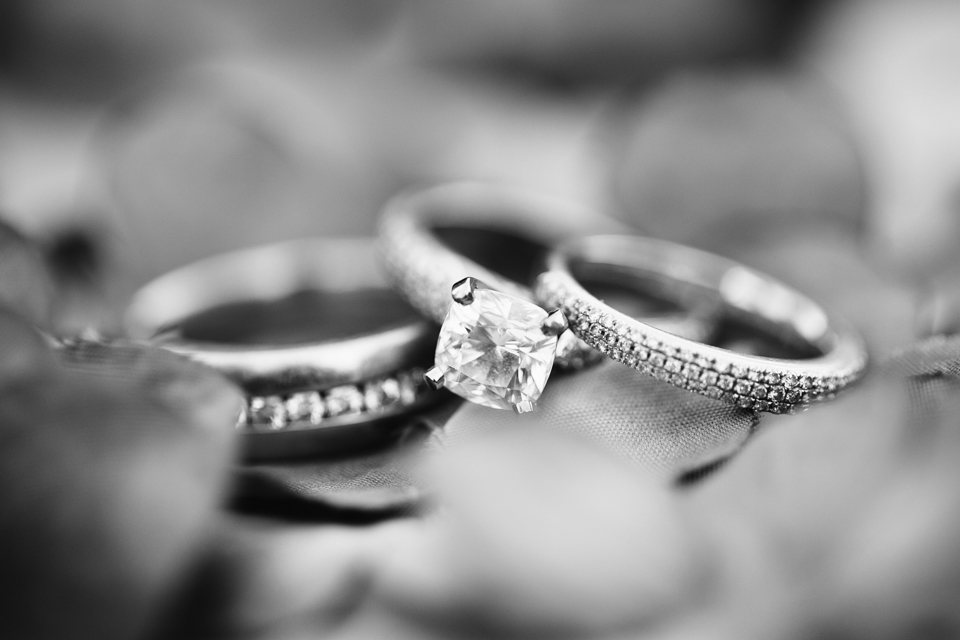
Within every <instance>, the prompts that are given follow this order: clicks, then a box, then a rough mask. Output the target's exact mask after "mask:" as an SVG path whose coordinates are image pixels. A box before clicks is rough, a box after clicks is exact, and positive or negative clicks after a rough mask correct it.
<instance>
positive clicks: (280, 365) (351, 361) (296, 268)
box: [124, 238, 436, 395]
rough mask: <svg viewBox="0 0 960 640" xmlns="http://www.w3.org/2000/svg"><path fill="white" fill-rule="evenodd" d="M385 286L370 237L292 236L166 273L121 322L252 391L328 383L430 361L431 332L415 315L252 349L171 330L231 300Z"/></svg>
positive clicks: (264, 299)
mask: <svg viewBox="0 0 960 640" xmlns="http://www.w3.org/2000/svg"><path fill="white" fill-rule="evenodd" d="M385 287H386V283H385V281H384V279H383V277H382V275H381V274H380V273H379V270H378V268H377V261H376V258H375V248H374V244H373V242H372V240H370V239H365V238H339V239H326V238H311V239H302V240H294V241H289V242H282V243H277V244H272V245H266V246H262V247H255V248H251V249H243V250H239V251H234V252H230V253H225V254H222V255H218V256H214V257H211V258H207V259H204V260H201V261H198V262H195V263H193V264H190V265H187V266H185V267H181V268H179V269H176V270H174V271H171V272H170V273H167V274H166V275H163V276H161V277H159V278H157V279H156V280H154V281H152V282H150V283H149V284H147V285H146V286H144V287H143V288H142V289H140V291H138V292H137V293H136V295H135V296H134V298H133V300H132V302H131V304H130V306H129V307H128V309H127V312H126V314H125V318H124V324H125V327H126V329H127V331H128V332H129V334H130V335H131V336H132V337H134V338H141V339H150V340H153V341H154V342H155V343H156V344H157V345H158V346H162V347H163V348H165V349H168V350H171V351H174V352H176V353H180V354H182V355H184V356H187V357H189V358H191V359H194V360H197V361H199V362H203V363H205V364H208V365H210V366H213V367H215V368H217V369H219V370H220V371H222V372H223V373H224V374H226V375H227V376H229V377H231V378H232V379H234V380H235V381H237V382H238V383H239V384H240V385H241V386H243V387H244V388H245V389H246V390H247V391H248V392H249V393H252V394H261V395H266V394H271V393H283V392H288V391H295V390H300V389H326V388H330V387H335V386H338V385H344V384H354V383H358V382H362V381H364V380H368V379H370V378H373V377H376V376H382V375H386V374H389V373H392V372H395V371H398V370H403V369H406V368H410V367H411V366H413V365H414V364H422V363H425V362H429V360H430V357H431V355H432V351H433V347H434V344H435V341H436V330H435V328H434V327H433V326H432V325H431V324H430V323H428V322H426V321H422V320H413V321H411V322H409V323H406V324H404V325H401V326H396V327H391V328H387V329H384V330H383V331H379V332H375V333H370V334H366V335H359V336H353V337H348V338H344V339H337V340H330V341H323V342H316V343H310V344H298V345H284V346H257V345H229V344H219V343H207V342H191V341H186V340H183V339H181V338H179V337H178V336H177V334H176V331H175V329H176V326H177V325H178V324H179V323H181V322H183V321H184V320H186V319H187V318H189V317H191V316H194V315H196V314H199V313H201V312H204V311H207V310H209V309H212V308H214V307H218V306H221V305H225V304H229V303H236V302H251V301H259V302H270V301H277V300H281V299H283V298H285V297H287V296H289V295H291V294H294V293H297V292H300V291H307V290H317V291H330V292H349V291H355V290H358V289H364V288H367V289H369V288H385ZM375 312H376V311H375V310H372V311H371V313H375Z"/></svg>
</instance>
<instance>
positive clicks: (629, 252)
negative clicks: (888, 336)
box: [536, 235, 867, 413]
mask: <svg viewBox="0 0 960 640" xmlns="http://www.w3.org/2000/svg"><path fill="white" fill-rule="evenodd" d="M574 265H576V266H577V267H578V268H580V269H590V270H591V271H594V272H596V273H599V274H601V275H602V274H603V273H604V272H606V273H607V274H608V276H609V277H617V278H620V279H626V280H628V281H630V280H632V281H633V282H634V284H636V285H637V286H638V287H643V286H649V282H650V281H651V280H655V281H658V282H659V283H661V284H662V291H664V292H671V291H672V292H673V293H674V294H675V296H676V297H677V298H678V299H686V300H690V299H698V298H699V299H703V298H704V297H708V298H713V299H714V301H715V302H717V303H719V304H721V305H722V307H723V308H726V309H727V310H730V311H732V312H734V313H736V314H737V315H740V316H741V317H744V318H745V319H747V320H752V321H754V322H755V323H757V324H762V325H764V326H765V327H769V328H773V329H775V330H779V331H780V332H782V333H783V334H790V335H792V336H793V337H795V338H798V339H799V340H801V341H803V342H805V343H806V344H807V345H809V346H811V347H813V348H815V349H816V350H817V351H819V352H820V353H821V355H820V356H818V357H814V358H809V359H803V360H787V359H780V358H766V357H760V356H751V355H745V354H740V353H736V352H733V351H729V350H727V349H722V348H720V347H714V346H711V345H707V344H703V343H700V342H696V341H693V340H688V339H685V338H681V337H678V336H676V335H673V334H670V333H667V332H665V331H661V330H659V329H656V328H655V327H652V326H650V325H649V324H646V323H644V322H641V321H639V320H636V319H634V318H631V317H629V316H627V315H625V314H623V313H620V312H618V311H616V310H615V309H613V308H611V307H609V306H608V305H606V304H604V303H603V302H602V301H600V300H598V299H597V298H596V297H595V296H593V295H591V294H590V293H589V292H587V291H586V289H585V288H584V287H583V286H582V285H581V284H580V283H579V282H578V281H577V280H576V278H575V277H574V275H573V270H572V267H573V266H574ZM536 294H537V297H538V299H539V300H540V301H541V302H542V303H543V304H545V305H548V306H557V307H559V308H560V309H561V310H563V312H564V313H565V314H566V316H567V319H568V321H569V324H570V328H571V329H572V330H573V331H574V332H575V333H576V334H577V335H578V336H579V337H580V338H581V339H583V340H584V341H586V342H587V343H588V344H590V345H591V346H593V347H595V348H596V349H598V350H600V351H601V352H603V353H605V354H606V355H608V356H609V357H611V358H613V359H614V360H617V361H619V362H623V363H624V364H627V365H629V366H632V367H635V368H637V369H639V370H641V371H644V372H646V373H649V374H651V375H654V376H656V377H658V378H660V379H662V380H666V381H669V382H671V383H672V384H674V385H676V386H679V387H681V388H684V389H688V390H690V391H695V392H697V393H701V394H703V395H707V396H710V397H714V398H717V399H720V400H724V401H726V402H730V403H733V404H737V405H739V406H741V407H744V408H752V409H755V410H759V411H771V412H775V413H786V412H790V411H793V410H795V409H797V408H800V407H803V406H805V405H806V404H808V403H809V402H812V401H816V400H821V399H824V398H828V397H832V395H833V394H835V393H836V392H837V391H839V390H841V389H842V388H843V387H845V386H846V385H848V384H850V383H851V382H853V381H854V380H856V379H857V378H858V377H859V376H860V375H861V374H862V372H863V369H864V367H865V366H866V362H867V355H866V349H865V347H864V344H863V341H862V340H861V338H860V336H859V335H858V334H857V332H856V331H855V330H854V329H853V328H852V327H850V326H849V325H848V324H847V323H846V322H844V321H843V320H842V319H840V318H837V317H835V316H832V315H831V314H829V313H828V312H827V311H826V310H825V309H823V308H822V307H821V306H820V305H818V304H816V303H815V302H813V301H812V300H810V299H809V298H807V297H806V296H804V295H802V294H800V293H799V292H797V291H795V290H793V289H792V288H790V287H788V286H787V285H785V284H783V283H781V282H779V281H777V280H775V279H774V278H771V277H769V276H767V275H764V274H762V273H760V272H758V271H755V270H753V269H750V268H748V267H746V266H744V265H741V264H739V263H737V262H735V261H733V260H729V259H726V258H722V257H720V256H717V255H714V254H710V253H707V252H704V251H699V250H697V249H693V248H690V247H685V246H682V245H677V244H673V243H669V242H664V241H660V240H654V239H650V238H643V237H639V236H622V235H621V236H592V237H588V238H582V239H578V240H574V241H570V242H568V243H566V244H564V245H563V246H562V247H560V248H559V249H558V250H557V251H555V252H553V253H552V254H551V255H550V257H549V258H548V271H547V272H546V273H544V274H543V275H542V276H541V277H540V279H539V281H538V284H537V288H536Z"/></svg>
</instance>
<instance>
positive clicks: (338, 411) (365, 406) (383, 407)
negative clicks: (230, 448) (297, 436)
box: [237, 367, 431, 433]
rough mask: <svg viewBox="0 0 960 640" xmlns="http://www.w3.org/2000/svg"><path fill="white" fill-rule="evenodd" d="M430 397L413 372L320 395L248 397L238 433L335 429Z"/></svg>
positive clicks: (416, 370)
mask: <svg viewBox="0 0 960 640" xmlns="http://www.w3.org/2000/svg"><path fill="white" fill-rule="evenodd" d="M430 396H431V393H430V390H429V387H427V386H426V385H425V384H424V381H423V369H421V368H418V367H415V368H413V369H410V370H405V371H399V372H397V373H395V374H393V375H390V376H387V377H383V378H377V379H375V380H369V381H367V382H365V383H361V384H349V385H341V386H339V387H333V388H331V389H326V390H320V391H299V392H296V393H290V394H276V395H269V396H249V397H247V399H246V404H245V405H244V406H243V407H242V410H241V413H240V416H239V418H238V420H237V428H238V429H240V430H241V431H244V432H249V433H263V432H275V431H292V430H303V429H315V428H318V427H322V428H330V427H339V426H344V425H347V424H354V423H357V422H364V421H367V420H369V419H371V418H386V417H391V416H395V415H399V414H400V413H403V412H406V411H408V410H410V409H411V408H412V407H414V406H415V405H419V404H423V401H424V400H426V399H429V397H430Z"/></svg>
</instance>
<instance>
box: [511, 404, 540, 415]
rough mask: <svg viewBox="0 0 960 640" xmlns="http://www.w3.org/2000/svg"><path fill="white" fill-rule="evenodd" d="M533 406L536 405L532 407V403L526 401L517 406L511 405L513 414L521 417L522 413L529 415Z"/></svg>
mask: <svg viewBox="0 0 960 640" xmlns="http://www.w3.org/2000/svg"><path fill="white" fill-rule="evenodd" d="M535 406H536V405H534V404H533V403H532V402H530V401H529V400H527V401H525V402H520V403H518V404H515V405H513V412H514V413H515V414H517V415H518V416H519V415H523V414H524V413H530V412H531V411H533V409H534V407H535Z"/></svg>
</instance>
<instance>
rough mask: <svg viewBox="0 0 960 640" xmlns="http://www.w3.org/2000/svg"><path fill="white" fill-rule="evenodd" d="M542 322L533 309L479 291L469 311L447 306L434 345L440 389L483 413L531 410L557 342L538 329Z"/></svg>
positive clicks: (542, 314)
mask: <svg viewBox="0 0 960 640" xmlns="http://www.w3.org/2000/svg"><path fill="white" fill-rule="evenodd" d="M546 318H547V312H546V311H544V310H543V309H541V308H540V307H538V306H537V305H535V304H532V303H530V302H527V301H526V300H522V299H520V298H516V297H514V296H510V295H507V294H504V293H500V292H499V291H493V290H491V289H486V288H483V287H478V288H477V289H476V290H475V291H474V299H473V302H471V303H470V304H469V305H460V304H452V305H450V310H449V311H448V313H447V317H446V319H445V320H444V321H443V326H442V327H441V328H440V337H439V339H438V340H437V352H436V366H437V367H438V368H439V369H440V370H441V371H442V372H443V385H444V386H445V387H446V388H447V389H449V390H450V391H452V392H454V393H456V394H457V395H459V396H462V397H464V398H466V399H467V400H470V401H471V402H476V403H477V404H482V405H484V406H487V407H493V408H496V409H516V408H517V407H519V408H521V409H522V410H528V407H531V408H532V404H533V403H535V402H536V401H537V398H539V397H540V393H541V392H542V391H543V388H544V386H545V385H546V383H547V379H548V378H549V377H550V370H551V369H552V368H553V361H554V356H555V354H556V350H557V336H555V335H547V334H545V333H544V332H543V330H542V329H541V324H542V323H543V321H544V320H545V319H546Z"/></svg>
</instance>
